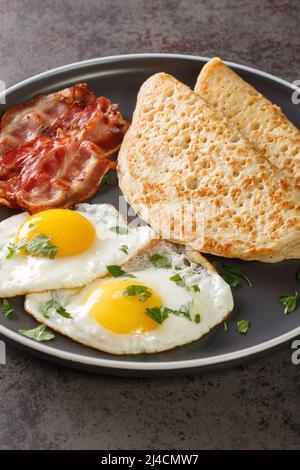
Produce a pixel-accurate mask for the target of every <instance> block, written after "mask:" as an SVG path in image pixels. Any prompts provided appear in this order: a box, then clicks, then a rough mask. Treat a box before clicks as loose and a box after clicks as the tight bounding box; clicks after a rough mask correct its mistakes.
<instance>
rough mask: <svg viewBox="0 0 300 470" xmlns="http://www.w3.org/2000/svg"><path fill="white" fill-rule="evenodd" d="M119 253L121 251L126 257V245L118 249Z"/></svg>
mask: <svg viewBox="0 0 300 470" xmlns="http://www.w3.org/2000/svg"><path fill="white" fill-rule="evenodd" d="M119 250H120V251H123V253H125V255H128V246H127V245H122V246H121V248H119Z"/></svg>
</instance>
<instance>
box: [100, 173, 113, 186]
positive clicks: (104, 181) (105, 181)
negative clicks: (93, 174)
mask: <svg viewBox="0 0 300 470" xmlns="http://www.w3.org/2000/svg"><path fill="white" fill-rule="evenodd" d="M102 181H103V183H104V184H107V185H109V184H112V181H111V179H110V177H109V175H104V176H103V179H102Z"/></svg>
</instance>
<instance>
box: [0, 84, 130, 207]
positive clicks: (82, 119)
mask: <svg viewBox="0 0 300 470" xmlns="http://www.w3.org/2000/svg"><path fill="white" fill-rule="evenodd" d="M79 86H80V85H78V87H79ZM90 93H91V92H87V96H88V97H89V101H88V102H86V101H85V102H83V101H74V102H73V103H71V105H70V106H69V107H67V109H66V110H65V112H61V113H60V114H59V115H58V116H57V115H55V114H54V115H55V116H56V119H54V120H53V119H52V121H51V120H49V124H50V123H51V125H49V126H48V128H47V129H46V130H45V131H44V135H42V136H39V137H36V138H32V139H31V140H29V139H28V133H27V134H26V135H25V137H26V139H25V140H28V141H27V142H25V143H23V144H20V145H18V146H16V147H14V148H13V149H11V150H9V151H8V152H6V153H5V154H4V155H3V156H2V158H0V204H2V205H6V206H9V207H17V206H19V207H22V208H23V209H25V210H27V211H28V212H30V213H31V214H32V213H35V212H39V211H41V210H46V209H50V208H57V207H70V206H72V205H74V204H77V203H78V202H80V201H82V200H84V199H87V198H88V197H90V196H92V195H93V194H94V193H95V192H96V191H97V189H98V188H99V186H100V184H101V181H102V179H103V177H104V175H105V174H106V173H107V172H108V171H109V170H110V169H111V168H112V166H113V165H114V164H112V162H111V161H110V160H109V157H110V156H111V155H112V154H113V153H114V152H115V151H116V150H118V148H119V147H120V144H121V141H122V139H123V136H124V133H125V132H126V130H127V126H128V125H127V122H126V121H124V119H123V118H122V116H121V114H120V112H119V111H118V109H117V106H116V105H113V104H111V103H110V101H109V100H108V99H107V98H104V97H100V98H98V99H96V97H94V99H92V97H91V95H90ZM49 96H51V95H49ZM63 96H64V94H63ZM41 100H43V99H42V98H41ZM44 100H46V98H44ZM53 100H54V98H52V100H51V101H50V103H52V101H53ZM48 101H49V100H48ZM38 104H39V105H40V106H41V103H40V102H38V103H36V106H37V105H38ZM63 104H65V103H63ZM44 105H45V103H44ZM60 105H61V103H60ZM61 109H63V108H61ZM50 110H51V109H50ZM49 112H50V111H49ZM8 113H9V112H8ZM15 114H16V115H17V113H16V111H15ZM32 114H33V113H31V114H30V119H28V122H31V119H32ZM38 116H39V117H40V114H39V115H38ZM25 117H27V118H28V117H29V115H28V114H26V116H25ZM3 119H4V121H7V120H8V118H5V115H4V118H3ZM42 122H43V123H44V121H42ZM21 124H22V122H21ZM21 127H22V125H21ZM37 133H38V132H37V130H36V132H35V135H36V134H37ZM30 135H33V133H31V134H30ZM23 137H24V135H23ZM0 138H1V134H0Z"/></svg>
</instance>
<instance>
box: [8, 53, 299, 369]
mask: <svg viewBox="0 0 300 470" xmlns="http://www.w3.org/2000/svg"><path fill="white" fill-rule="evenodd" d="M207 60H208V59H207V58H204V57H193V56H179V55H169V54H138V55H128V56H115V57H108V58H102V59H94V60H89V61H85V62H79V63H76V64H71V65H67V66H65V67H60V68H58V69H55V70H51V71H49V72H46V73H43V74H40V75H37V76H35V77H33V78H30V79H28V80H25V81H23V82H21V83H19V84H17V85H15V86H13V87H11V88H9V89H8V90H7V92H6V102H7V104H6V105H5V106H4V105H1V111H4V109H5V108H6V107H9V106H12V105H14V104H16V103H19V102H22V101H26V100H28V99H29V98H31V97H33V96H34V95H36V94H37V93H41V92H46V93H47V92H51V91H54V90H58V89H61V88H63V87H68V86H70V85H73V84H75V83H78V82H82V81H87V82H88V83H89V85H90V86H91V87H92V88H93V89H94V91H95V92H96V94H98V95H104V96H107V97H109V98H110V99H111V100H112V101H113V102H116V103H119V105H120V109H121V111H122V113H123V114H124V115H125V117H126V118H128V119H130V118H131V116H132V112H133V110H134V107H135V101H136V95H137V92H138V90H139V87H140V86H141V84H142V83H143V82H144V80H145V79H146V78H147V77H149V76H150V75H152V74H154V73H156V72H162V71H164V72H168V73H170V74H173V75H175V77H177V78H178V79H180V80H182V81H183V82H184V83H186V84H188V85H189V86H191V87H193V86H194V84H195V81H196V78H197V76H198V73H199V71H200V69H201V68H202V66H203V65H204V63H205V62H206V61H207ZM229 65H231V67H233V69H234V70H236V71H237V72H238V73H239V74H240V75H241V76H242V77H243V78H245V79H246V80H247V81H248V82H249V83H251V84H253V85H254V86H255V87H256V88H257V89H258V90H259V91H261V92H262V93H263V94H264V95H265V96H267V97H268V98H269V99H271V100H272V101H273V102H274V103H277V104H278V105H280V106H281V107H282V108H283V111H284V112H285V113H286V114H287V116H288V117H289V118H290V119H291V121H293V122H294V123H295V124H296V125H297V126H298V127H299V125H300V121H299V115H297V109H296V106H295V105H293V104H292V101H291V95H292V92H293V90H295V87H293V86H292V85H291V84H289V83H288V82H286V81H284V80H281V79H279V78H276V77H274V76H272V75H269V74H266V73H263V72H259V71H257V70H254V69H251V68H249V67H243V66H240V65H236V64H231V63H230V64H229ZM0 101H1V100H0ZM113 178H115V176H113ZM115 183H116V179H115ZM118 195H119V191H118V187H117V184H115V186H114V187H111V188H102V189H100V191H99V192H98V194H97V195H96V196H95V197H93V198H92V199H91V202H111V203H114V204H116V203H117V200H118ZM13 213H14V211H12V210H9V209H5V208H0V219H4V218H6V217H8V216H10V215H12V214H13ZM237 264H238V265H240V266H241V267H243V268H244V269H245V271H246V272H247V274H248V276H249V277H250V279H251V280H252V282H253V284H254V287H253V288H252V289H250V288H249V287H247V286H246V285H245V284H243V285H242V286H241V287H239V288H237V289H235V290H234V292H233V293H234V298H235V309H234V314H233V315H232V317H231V319H230V320H229V322H228V327H229V331H228V332H227V333H225V332H224V330H223V327H218V328H216V329H215V330H214V331H212V332H211V333H210V334H208V335H207V336H206V337H204V338H202V339H200V340H199V341H196V342H194V343H192V344H190V345H187V346H183V347H180V348H177V349H174V350H172V351H168V352H164V353H159V354H152V355H138V356H113V355H110V354H106V353H101V352H98V351H96V350H93V349H89V348H87V347H84V346H81V345H80V344H77V343H75V342H73V341H71V340H69V339H67V338H65V337H64V336H61V335H59V334H57V335H56V339H55V340H54V341H52V342H51V343H47V344H45V343H36V342H34V341H32V340H30V339H27V338H25V337H23V336H20V335H19V334H18V333H17V330H18V329H20V328H23V329H27V328H33V327H34V326H36V323H35V321H34V320H33V319H32V318H31V317H29V316H28V315H27V314H26V313H25V312H24V310H23V298H17V299H14V300H13V302H12V303H13V305H14V307H16V313H15V315H14V318H13V319H12V320H8V319H6V318H5V317H4V316H3V315H1V316H0V333H1V335H2V337H3V338H5V339H7V340H8V341H12V342H13V343H14V344H16V345H19V346H21V347H23V348H25V349H27V350H29V351H31V352H32V353H35V354H38V355H40V356H42V357H45V358H48V359H49V360H53V361H55V362H59V363H62V364H65V365H69V366H71V367H77V368H84V369H87V370H92V371H96V372H102V373H109V374H116V375H135V376H137V375H139V376H141V375H145V376H146V375H148V376H155V375H160V376H163V375H167V374H168V375H169V374H174V375H176V374H177V375H179V374H186V373H190V372H193V371H196V370H197V371H200V370H204V369H207V368H212V367H217V366H219V367H224V366H225V365H227V364H232V363H234V362H241V361H243V360H246V358H249V357H252V356H253V355H257V354H260V353H262V352H264V351H266V350H269V349H271V348H274V347H275V346H278V345H280V344H282V343H284V342H286V341H288V340H290V339H291V338H293V337H295V336H297V335H299V334H300V312H299V311H296V312H294V313H292V314H290V315H284V314H283V309H282V306H281V304H280V303H279V295H280V294H281V293H288V294H290V293H293V292H294V291H295V290H296V289H299V288H300V285H299V281H298V282H297V281H296V279H295V272H296V270H297V269H298V268H299V267H300V266H299V263H298V261H286V262H282V263H278V264H275V265H268V264H262V263H257V262H248V263H247V262H242V261H237ZM298 310H299V309H298ZM239 319H247V320H250V321H251V323H252V328H251V329H250V330H249V332H248V334H247V336H242V335H240V334H238V333H237V332H236V321H237V320H239Z"/></svg>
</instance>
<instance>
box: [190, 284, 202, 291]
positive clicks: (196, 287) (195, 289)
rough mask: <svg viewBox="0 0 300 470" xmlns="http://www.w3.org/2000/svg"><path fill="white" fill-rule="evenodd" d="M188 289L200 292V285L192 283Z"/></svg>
mask: <svg viewBox="0 0 300 470" xmlns="http://www.w3.org/2000/svg"><path fill="white" fill-rule="evenodd" d="M190 289H193V291H194V292H200V287H199V286H198V285H197V284H193V285H192V286H191V287H190Z"/></svg>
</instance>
